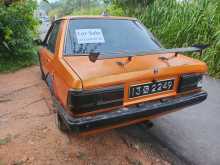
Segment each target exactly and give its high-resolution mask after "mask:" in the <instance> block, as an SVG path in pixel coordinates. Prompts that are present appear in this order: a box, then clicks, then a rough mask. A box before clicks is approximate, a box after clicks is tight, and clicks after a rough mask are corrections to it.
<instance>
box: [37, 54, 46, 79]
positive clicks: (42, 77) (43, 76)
mask: <svg viewBox="0 0 220 165" xmlns="http://www.w3.org/2000/svg"><path fill="white" fill-rule="evenodd" d="M38 57H39V63H40V72H41V79H42V80H45V79H46V76H45V74H44V71H43V69H42V64H41V60H40V54H39V53H38Z"/></svg>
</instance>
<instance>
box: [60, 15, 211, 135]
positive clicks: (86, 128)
mask: <svg viewBox="0 0 220 165" xmlns="http://www.w3.org/2000/svg"><path fill="white" fill-rule="evenodd" d="M82 20H83V21H82ZM99 20H100V21H101V23H100V22H99ZM104 20H105V21H103V20H102V18H89V19H88V18H86V19H84V18H83V19H80V21H78V20H74V19H73V21H72V22H70V23H69V26H68V28H70V29H71V30H72V33H71V32H70V31H71V30H70V31H69V32H68V33H67V34H66V36H69V39H68V38H66V48H65V51H66V52H65V51H64V58H63V59H64V61H65V62H66V63H67V64H68V65H69V66H70V67H71V68H72V69H73V70H74V72H76V73H77V75H79V77H80V80H81V83H82V87H83V88H82V89H74V88H73V89H70V90H69V91H68V96H67V107H68V111H69V112H71V113H67V110H66V109H64V108H63V107H61V108H60V110H59V115H60V116H61V117H62V120H63V121H64V122H65V125H67V126H68V128H69V129H71V130H74V131H77V132H81V133H82V132H83V133H91V132H97V131H102V130H106V129H112V128H117V127H121V126H126V125H130V124H134V123H138V122H143V121H146V120H151V119H153V118H156V117H158V116H161V115H164V114H167V113H170V112H173V111H176V110H179V109H182V108H185V107H187V106H190V105H194V104H198V103H200V102H202V101H204V100H205V99H206V98H207V92H205V91H204V90H203V89H202V86H201V82H202V78H203V75H204V73H206V72H207V66H206V64H205V63H203V62H201V61H199V60H195V59H191V58H189V57H187V56H184V55H178V56H175V57H174V54H173V53H165V54H153V55H144V56H135V57H134V58H132V60H131V61H128V58H127V57H122V58H117V59H115V58H111V59H105V60H99V61H96V62H95V63H93V62H91V61H90V60H89V58H88V57H87V56H82V54H85V53H87V52H86V51H88V50H93V51H97V50H98V49H97V47H100V49H99V51H106V52H117V49H118V48H119V47H118V46H117V45H115V46H112V45H114V43H116V42H118V40H120V39H119V38H118V40H115V39H114V38H112V36H114V37H116V36H117V35H121V41H120V42H118V43H121V42H122V43H125V45H126V44H127V45H126V46H127V47H129V46H130V47H133V46H132V45H135V46H134V50H135V49H141V48H142V47H144V49H160V45H159V44H158V43H157V42H156V41H155V40H154V39H153V38H152V36H151V34H150V33H149V32H148V31H146V30H144V29H143V28H142V26H141V25H140V24H139V23H138V22H136V20H134V19H131V20H127V19H122V18H118V19H117V18H114V17H113V18H109V17H108V18H105V19H104ZM117 20H123V21H122V22H117ZM70 21H71V20H70ZM126 21H129V22H126ZM134 21H135V22H134ZM94 22H95V23H94ZM114 22H115V23H114ZM117 23H118V24H120V23H121V27H124V28H126V27H128V26H132V27H131V28H128V29H127V31H128V32H130V33H128V32H127V33H128V34H130V35H131V38H130V41H131V43H126V42H127V41H126V39H129V37H128V38H127V37H126V33H124V34H123V29H122V30H121V31H119V32H118V33H113V34H111V35H109V33H111V32H110V30H112V31H115V30H117V29H118V28H119V27H118V26H120V25H117ZM71 24H72V25H71ZM115 24H116V25H117V26H116V25H115ZM73 25H74V27H72V28H71V26H73ZM105 26H107V27H108V28H106V27H105ZM135 26H137V29H136V31H135V32H134V33H138V34H137V35H136V34H132V32H133V31H132V30H131V29H133V28H134V27H135ZM111 28H112V29H111ZM85 29H87V30H86V31H87V32H88V33H92V34H93V33H97V34H98V33H100V30H97V29H101V30H102V31H101V33H103V34H102V35H101V36H100V35H99V36H98V37H101V38H99V39H98V41H97V40H94V36H93V38H91V39H88V36H87V37H85V36H84V37H85V38H87V39H86V40H87V42H88V43H84V42H85V40H82V36H77V33H78V35H82V34H83V35H84V34H85ZM88 29H91V30H88ZM94 29H95V31H94ZM125 31H126V30H125ZM143 33H144V34H143ZM135 35H136V36H138V35H139V36H140V38H138V37H137V38H132V36H135ZM142 35H145V39H144V40H143V42H147V44H145V45H144V44H143V43H142V42H140V43H138V44H137V42H138V41H141V40H142V38H141V36H142ZM71 36H72V38H76V39H77V38H78V40H76V41H71ZM123 37H124V40H123ZM79 38H80V39H79ZM146 38H147V39H146ZM91 40H93V41H92V42H93V43H91ZM150 40H151V41H150ZM68 42H69V43H72V44H73V43H74V44H75V47H74V49H72V48H71V46H69V45H68ZM77 42H78V45H77ZM99 42H100V43H99ZM108 42H109V43H110V44H109V45H111V46H112V47H111V50H105V49H106V48H108V47H109V45H107V46H106V44H108ZM77 46H78V48H77ZM148 47H149V48H148ZM75 48H77V49H75ZM123 48H124V45H123V44H122V46H121V47H120V50H121V49H122V50H123ZM125 51H130V52H132V51H133V50H132V49H131V50H127V49H126V50H124V52H125ZM138 51H140V50H138ZM121 52H123V51H121ZM80 54H81V55H80ZM134 54H135V52H134ZM161 57H166V58H167V59H168V60H166V61H164V60H162V58H161ZM121 64H124V65H121Z"/></svg>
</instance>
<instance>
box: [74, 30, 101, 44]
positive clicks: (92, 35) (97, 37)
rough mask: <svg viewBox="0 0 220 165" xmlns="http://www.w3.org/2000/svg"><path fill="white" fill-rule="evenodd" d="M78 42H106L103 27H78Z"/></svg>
mask: <svg viewBox="0 0 220 165" xmlns="http://www.w3.org/2000/svg"><path fill="white" fill-rule="evenodd" d="M75 32H76V37H77V40H78V44H93V43H105V39H104V37H103V34H102V30H101V29H76V31H75Z"/></svg>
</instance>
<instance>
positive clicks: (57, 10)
mask: <svg viewBox="0 0 220 165" xmlns="http://www.w3.org/2000/svg"><path fill="white" fill-rule="evenodd" d="M103 7H104V2H103V1H100V0H62V1H58V2H55V3H52V4H51V10H50V11H49V15H50V16H58V17H61V16H65V15H99V14H100V13H102V11H103Z"/></svg>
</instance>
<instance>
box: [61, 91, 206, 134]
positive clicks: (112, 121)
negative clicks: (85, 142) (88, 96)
mask: <svg viewBox="0 0 220 165" xmlns="http://www.w3.org/2000/svg"><path fill="white" fill-rule="evenodd" d="M206 98H207V92H205V91H201V92H198V93H193V94H189V95H183V96H177V97H170V98H167V99H164V100H163V99H161V100H156V101H151V102H146V103H143V104H142V105H140V106H138V107H137V106H133V107H129V108H121V109H118V110H116V111H112V112H107V113H102V114H99V115H96V116H86V117H77V118H74V117H72V116H70V115H68V114H67V113H66V112H65V111H64V109H63V108H59V111H58V113H59V115H60V116H61V117H62V119H63V121H64V122H65V124H66V125H67V126H68V127H69V128H70V129H71V130H73V131H77V132H84V131H91V130H94V129H98V128H103V127H110V126H112V125H116V124H122V123H126V122H129V121H132V120H138V119H142V118H146V117H150V116H154V115H159V114H161V113H166V112H169V111H172V110H175V109H179V108H184V107H187V106H190V105H194V104H198V103H200V102H202V101H204V100H205V99H206Z"/></svg>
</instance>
